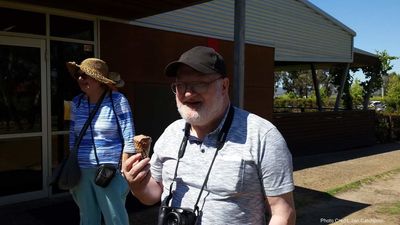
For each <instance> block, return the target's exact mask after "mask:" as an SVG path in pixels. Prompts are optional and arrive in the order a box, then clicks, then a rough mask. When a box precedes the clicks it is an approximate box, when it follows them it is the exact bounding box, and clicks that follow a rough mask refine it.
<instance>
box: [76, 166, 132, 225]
mask: <svg viewBox="0 0 400 225" xmlns="http://www.w3.org/2000/svg"><path fill="white" fill-rule="evenodd" d="M81 172H82V176H81V180H80V181H79V184H78V185H77V186H76V187H74V188H72V189H71V191H70V192H71V194H72V197H73V199H74V200H75V202H76V204H77V205H78V206H79V211H80V218H81V222H80V225H100V224H101V214H103V218H104V222H105V224H106V225H129V218H128V213H127V211H126V208H125V201H126V197H127V195H128V192H129V187H128V184H127V182H126V180H125V178H123V177H122V175H121V173H120V171H119V170H117V173H116V174H115V176H114V178H113V179H112V181H111V182H110V184H109V185H108V186H107V187H105V188H103V187H100V186H97V185H96V184H95V183H94V177H95V172H96V169H95V168H90V169H83V168H81Z"/></svg>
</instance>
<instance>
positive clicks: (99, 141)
mask: <svg viewBox="0 0 400 225" xmlns="http://www.w3.org/2000/svg"><path fill="white" fill-rule="evenodd" d="M112 100H113V103H114V108H115V113H114V110H113V108H112V103H111V98H110V95H109V94H107V95H106V96H105V97H104V100H103V102H102V104H101V105H100V107H99V109H98V111H97V112H96V115H95V116H94V118H93V120H92V122H91V125H90V126H89V127H88V129H87V130H86V133H85V135H84V136H83V138H82V141H81V144H80V146H79V149H78V159H79V165H80V167H81V168H92V167H95V166H96V165H97V161H96V157H95V154H94V147H93V141H94V144H95V146H96V151H97V156H98V158H99V163H100V164H101V163H112V164H115V165H117V164H118V163H119V160H120V157H121V148H122V143H121V137H120V134H119V131H118V129H119V128H118V125H117V119H116V117H115V114H117V116H118V121H119V124H120V126H121V131H122V135H123V138H124V145H125V146H124V152H126V153H134V152H135V148H134V145H133V136H134V135H135V130H134V124H133V115H132V111H131V108H130V106H129V102H128V100H127V99H126V97H125V96H124V95H123V94H121V93H119V92H112ZM95 106H96V104H90V103H89V104H88V100H87V98H86V96H85V95H83V96H82V95H78V96H76V97H75V98H74V99H73V100H72V104H71V125H70V135H69V144H70V149H72V148H73V146H74V143H75V139H77V138H78V136H79V133H80V131H81V129H82V127H83V125H84V124H85V122H86V120H87V118H88V117H89V110H93V109H94V108H95ZM92 135H93V139H92Z"/></svg>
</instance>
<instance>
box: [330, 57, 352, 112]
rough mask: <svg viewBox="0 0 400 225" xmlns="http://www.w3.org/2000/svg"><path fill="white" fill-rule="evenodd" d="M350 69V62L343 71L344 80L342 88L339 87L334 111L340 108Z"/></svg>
mask: <svg viewBox="0 0 400 225" xmlns="http://www.w3.org/2000/svg"><path fill="white" fill-rule="evenodd" d="M349 69H350V63H347V64H346V68H345V70H344V72H343V76H342V81H341V82H340V88H339V91H338V93H337V96H336V102H335V108H334V111H338V109H339V103H340V98H341V97H342V94H343V89H344V83H345V82H346V79H347V74H348V73H349Z"/></svg>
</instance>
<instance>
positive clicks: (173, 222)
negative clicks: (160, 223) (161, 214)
mask: <svg viewBox="0 0 400 225" xmlns="http://www.w3.org/2000/svg"><path fill="white" fill-rule="evenodd" d="M165 221H166V224H167V225H180V224H181V218H180V215H179V214H178V213H176V212H170V213H168V214H167V217H166V218H165Z"/></svg>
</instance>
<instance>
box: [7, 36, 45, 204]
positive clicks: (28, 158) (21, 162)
mask: <svg viewBox="0 0 400 225" xmlns="http://www.w3.org/2000/svg"><path fill="white" fill-rule="evenodd" d="M45 71H46V64H45V41H44V40H42V39H33V38H17V37H8V36H0V180H1V182H0V205H2V204H8V203H13V202H17V201H22V200H30V199H36V198H41V197H45V196H47V193H48V186H47V182H48V181H47V177H48V176H47V174H49V171H48V170H49V169H48V168H47V167H48V166H47V163H45V162H47V161H48V154H47V152H48V151H47V143H48V140H47V119H46V118H48V116H47V107H46V106H47V104H46V82H47V81H46V72H45Z"/></svg>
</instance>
